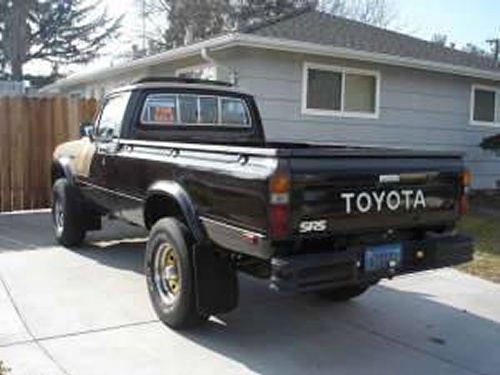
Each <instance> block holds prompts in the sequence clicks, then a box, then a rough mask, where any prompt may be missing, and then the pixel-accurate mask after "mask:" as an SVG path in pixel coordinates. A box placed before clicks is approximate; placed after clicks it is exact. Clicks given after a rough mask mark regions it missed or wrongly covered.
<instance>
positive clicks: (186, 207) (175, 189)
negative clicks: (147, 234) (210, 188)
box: [143, 181, 207, 244]
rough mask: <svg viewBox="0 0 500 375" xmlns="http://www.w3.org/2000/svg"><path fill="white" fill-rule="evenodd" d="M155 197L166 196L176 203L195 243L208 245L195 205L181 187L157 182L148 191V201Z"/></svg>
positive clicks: (166, 182)
mask: <svg viewBox="0 0 500 375" xmlns="http://www.w3.org/2000/svg"><path fill="white" fill-rule="evenodd" d="M153 196H165V197H167V198H169V199H172V200H173V201H175V202H176V203H177V206H178V207H179V209H180V211H181V212H182V216H183V219H184V222H185V224H186V226H187V227H188V228H189V230H190V232H191V234H192V236H193V238H194V239H195V241H196V242H197V243H199V244H202V243H206V241H207V235H206V232H205V230H204V228H203V226H202V224H201V221H200V219H199V217H198V215H197V213H196V208H195V206H194V203H193V201H192V200H191V198H190V197H189V194H188V193H187V192H186V190H184V188H183V187H182V186H181V185H179V184H178V183H177V182H173V181H159V182H155V183H154V184H153V185H151V186H150V188H149V189H148V193H147V199H149V198H151V197H153ZM146 202H147V200H146ZM146 207H147V204H146V206H145V211H144V213H143V214H144V218H146V216H147V213H146Z"/></svg>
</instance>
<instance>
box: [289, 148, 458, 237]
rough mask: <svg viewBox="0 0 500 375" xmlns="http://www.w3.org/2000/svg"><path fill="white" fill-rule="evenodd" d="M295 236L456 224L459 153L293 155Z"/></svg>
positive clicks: (302, 153) (376, 152) (293, 221)
mask: <svg viewBox="0 0 500 375" xmlns="http://www.w3.org/2000/svg"><path fill="white" fill-rule="evenodd" d="M289 166H290V171H291V176H292V189H293V190H292V199H291V203H292V228H293V234H294V236H298V235H300V236H305V235H306V236H307V235H311V236H312V235H314V236H317V235H322V234H324V235H332V234H336V233H338V234H347V233H360V231H364V232H370V231H377V230H378V229H381V230H382V229H383V230H387V229H399V228H410V227H411V228H416V227H432V226H438V225H446V224H449V223H453V222H454V221H455V220H456V219H457V216H458V204H457V203H458V201H459V198H460V194H461V185H460V174H461V172H462V169H463V165H462V160H461V157H460V156H458V155H443V154H430V153H415V152H410V153H405V152H402V151H400V152H384V151H383V150H382V151H373V150H371V151H369V152H368V151H365V152H360V151H359V150H357V151H356V152H352V151H345V152H339V151H338V150H337V151H332V152H326V151H325V150H323V151H322V152H321V154H320V155H316V156H314V155H308V153H307V152H298V153H296V154H295V155H290V156H289Z"/></svg>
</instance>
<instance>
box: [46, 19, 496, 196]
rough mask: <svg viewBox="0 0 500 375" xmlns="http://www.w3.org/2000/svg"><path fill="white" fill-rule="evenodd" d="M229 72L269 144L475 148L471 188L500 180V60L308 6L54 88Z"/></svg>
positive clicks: (96, 91) (101, 87)
mask: <svg viewBox="0 0 500 375" xmlns="http://www.w3.org/2000/svg"><path fill="white" fill-rule="evenodd" d="M175 74H177V75H185V76H191V77H203V78H212V79H219V80H228V79H231V80H233V81H235V82H237V85H239V86H240V87H241V88H243V89H245V90H246V91H249V92H251V93H253V94H254V95H255V96H256V98H257V101H258V104H259V106H260V110H261V115H262V119H263V122H264V127H265V131H266V135H267V137H268V138H269V139H271V140H290V141H297V140H299V141H310V142H321V143H342V144H348V145H370V146H383V147H398V148H411V149H425V150H440V151H459V152H463V153H465V156H466V162H467V165H468V167H469V168H470V169H471V170H472V172H473V174H474V183H473V187H474V188H476V189H492V188H499V187H500V155H496V154H495V153H493V152H491V151H483V150H481V149H480V148H479V146H478V145H479V144H480V142H481V140H482V139H483V138H484V137H487V136H491V135H493V134H496V133H497V132H500V68H499V67H498V65H497V64H496V62H495V61H493V59H491V58H488V57H484V56H477V55H472V54H468V53H465V52H461V51H457V50H454V49H451V48H445V47H442V46H439V45H437V44H433V43H430V42H426V41H423V40H420V39H416V38H413V37H410V36H407V35H403V34H400V33H396V32H392V31H388V30H384V29H380V28H376V27H372V26H368V25H365V24H362V23H359V22H355V21H352V20H347V19H344V18H339V17H334V16H331V15H328V14H325V13H321V12H318V11H312V10H308V11H301V12H296V13H293V14H290V15H287V16H285V17H282V18H278V19H275V20H272V21H269V22H266V23H263V24H259V25H255V26H251V27H248V28H245V29H241V30H239V31H237V32H233V33H229V34H226V35H222V36H218V37H214V38H212V39H208V40H205V41H201V42H197V43H194V44H191V45H187V46H184V47H180V48H176V49H173V50H169V51H167V52H163V53H160V54H157V55H154V56H149V57H146V58H142V59H139V60H135V61H132V62H129V63H127V64H123V65H119V66H115V67H112V68H106V69H102V70H99V71H95V72H92V73H87V74H76V75H74V76H70V77H69V78H66V79H63V80H61V81H58V82H56V83H55V84H53V85H51V86H48V87H46V88H45V90H44V91H45V92H48V93H55V94H69V95H83V96H100V95H102V94H103V93H104V92H106V91H108V90H110V89H112V88H114V87H116V86H119V85H122V84H125V83H129V82H131V81H134V80H136V79H138V78H141V77H144V76H162V75H175Z"/></svg>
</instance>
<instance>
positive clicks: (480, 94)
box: [471, 86, 500, 126]
mask: <svg viewBox="0 0 500 375" xmlns="http://www.w3.org/2000/svg"><path fill="white" fill-rule="evenodd" d="M499 91H500V88H493V87H484V86H473V87H472V94H471V106H472V108H471V123H472V124H476V125H495V126H500V117H499V115H498V110H497V108H498V99H497V98H498V95H500V93H499Z"/></svg>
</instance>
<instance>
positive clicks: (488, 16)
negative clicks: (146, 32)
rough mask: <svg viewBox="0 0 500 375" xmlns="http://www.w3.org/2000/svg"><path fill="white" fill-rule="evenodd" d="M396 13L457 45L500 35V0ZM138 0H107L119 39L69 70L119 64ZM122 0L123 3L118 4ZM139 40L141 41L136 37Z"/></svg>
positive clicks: (456, 1) (395, 2) (403, 28)
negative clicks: (96, 57) (118, 27)
mask: <svg viewBox="0 0 500 375" xmlns="http://www.w3.org/2000/svg"><path fill="white" fill-rule="evenodd" d="M387 1H389V2H390V3H391V5H392V7H393V8H394V11H395V13H396V18H395V20H394V22H393V24H392V25H390V28H391V29H395V30H396V31H400V32H403V33H405V34H410V35H413V36H416V37H418V38H422V39H426V40H429V39H430V38H431V37H432V35H434V34H445V35H447V36H448V42H453V43H455V44H456V46H457V47H458V48H460V47H461V46H464V45H465V44H467V43H473V44H476V45H478V46H480V47H482V48H483V49H487V48H488V45H487V44H486V40H487V39H491V38H500V17H499V15H500V0H387ZM138 2H139V0H120V1H117V0H104V1H103V3H104V4H107V7H108V10H109V12H110V14H111V15H113V16H120V15H122V14H123V15H124V20H123V28H122V37H121V38H120V39H121V40H120V43H114V44H110V46H109V47H108V48H107V49H106V50H105V51H103V52H104V54H106V55H107V57H105V58H101V59H99V60H98V61H94V62H93V63H90V64H88V65H87V66H82V67H78V68H77V69H75V68H70V69H69V71H68V72H76V71H82V70H93V69H96V68H99V67H104V66H109V65H111V64H113V63H114V64H116V63H117V62H118V61H119V60H120V57H119V56H120V55H123V54H124V53H126V52H129V51H130V50H131V48H132V47H131V46H132V44H133V43H134V39H135V38H136V37H137V35H140V30H141V24H140V22H139V21H138V17H137V13H136V9H137V5H134V4H137V3H138ZM117 4H120V6H117ZM135 43H139V44H140V41H135Z"/></svg>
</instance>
